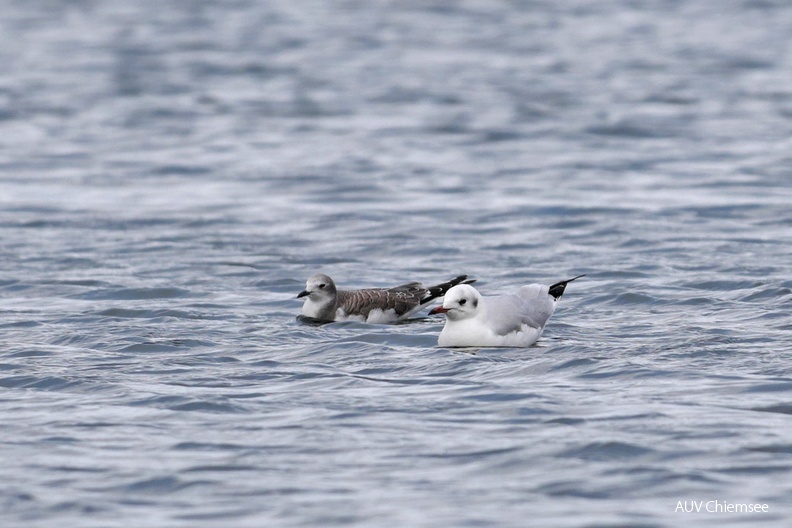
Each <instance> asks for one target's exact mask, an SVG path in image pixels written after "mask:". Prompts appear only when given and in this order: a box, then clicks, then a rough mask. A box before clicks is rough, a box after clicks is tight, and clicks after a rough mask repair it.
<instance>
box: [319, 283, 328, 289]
mask: <svg viewBox="0 0 792 528" xmlns="http://www.w3.org/2000/svg"><path fill="white" fill-rule="evenodd" d="M325 286H327V284H320V285H319V289H320V290H324V289H325Z"/></svg>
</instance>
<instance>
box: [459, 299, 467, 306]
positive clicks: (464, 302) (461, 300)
mask: <svg viewBox="0 0 792 528" xmlns="http://www.w3.org/2000/svg"><path fill="white" fill-rule="evenodd" d="M466 303H467V299H459V306H465V304H466Z"/></svg>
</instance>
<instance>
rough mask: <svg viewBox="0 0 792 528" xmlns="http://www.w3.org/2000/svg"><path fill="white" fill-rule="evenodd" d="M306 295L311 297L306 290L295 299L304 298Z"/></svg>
mask: <svg viewBox="0 0 792 528" xmlns="http://www.w3.org/2000/svg"><path fill="white" fill-rule="evenodd" d="M306 295H311V292H309V291H308V290H303V291H301V292H300V293H298V294H297V298H298V299H299V298H300V297H305V296H306Z"/></svg>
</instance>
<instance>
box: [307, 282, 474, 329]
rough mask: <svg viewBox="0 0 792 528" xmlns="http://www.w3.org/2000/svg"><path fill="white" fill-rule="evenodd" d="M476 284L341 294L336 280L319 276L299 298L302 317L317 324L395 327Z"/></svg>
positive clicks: (408, 286)
mask: <svg viewBox="0 0 792 528" xmlns="http://www.w3.org/2000/svg"><path fill="white" fill-rule="evenodd" d="M474 282H476V281H475V279H468V278H467V275H460V276H458V277H455V278H453V279H451V280H449V281H447V282H443V283H440V284H437V285H436V286H430V287H428V288H425V287H424V286H423V285H422V284H421V283H420V282H408V283H406V284H402V285H400V286H395V287H393V288H366V289H362V290H339V289H338V288H336V285H335V282H333V279H331V278H330V277H328V276H327V275H325V274H323V273H319V274H316V275H314V276H312V277H311V278H310V279H308V281H307V282H306V283H305V289H304V290H303V291H301V292H300V293H299V294H298V295H297V297H298V298H303V297H304V298H305V302H304V303H303V306H302V314H303V315H304V316H305V317H309V318H311V319H315V320H318V321H350V320H351V321H361V322H365V323H395V322H399V321H403V320H404V319H407V318H408V317H410V316H411V315H412V314H414V313H415V312H417V311H419V310H420V309H421V308H424V307H425V306H428V305H429V304H431V303H432V302H434V301H435V300H436V299H437V298H438V297H442V296H443V295H445V293H446V292H447V291H448V290H449V288H452V287H453V286H456V285H461V284H465V285H467V284H472V283H474Z"/></svg>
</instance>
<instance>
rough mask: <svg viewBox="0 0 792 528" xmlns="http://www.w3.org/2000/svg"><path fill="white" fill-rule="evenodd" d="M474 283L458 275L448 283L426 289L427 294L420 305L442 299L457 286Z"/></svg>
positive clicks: (464, 276)
mask: <svg viewBox="0 0 792 528" xmlns="http://www.w3.org/2000/svg"><path fill="white" fill-rule="evenodd" d="M474 282H476V279H468V276H467V275H459V276H458V277H454V278H453V279H451V280H450V281H448V282H444V283H442V284H438V285H436V286H432V287H431V288H428V290H429V294H428V295H427V296H426V297H424V298H423V299H422V300H421V304H425V303H427V302H429V301H431V300H434V299H437V298H438V297H442V296H443V295H445V294H446V292H447V291H448V290H450V289H451V288H453V287H454V286H456V285H457V284H473V283H474Z"/></svg>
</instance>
